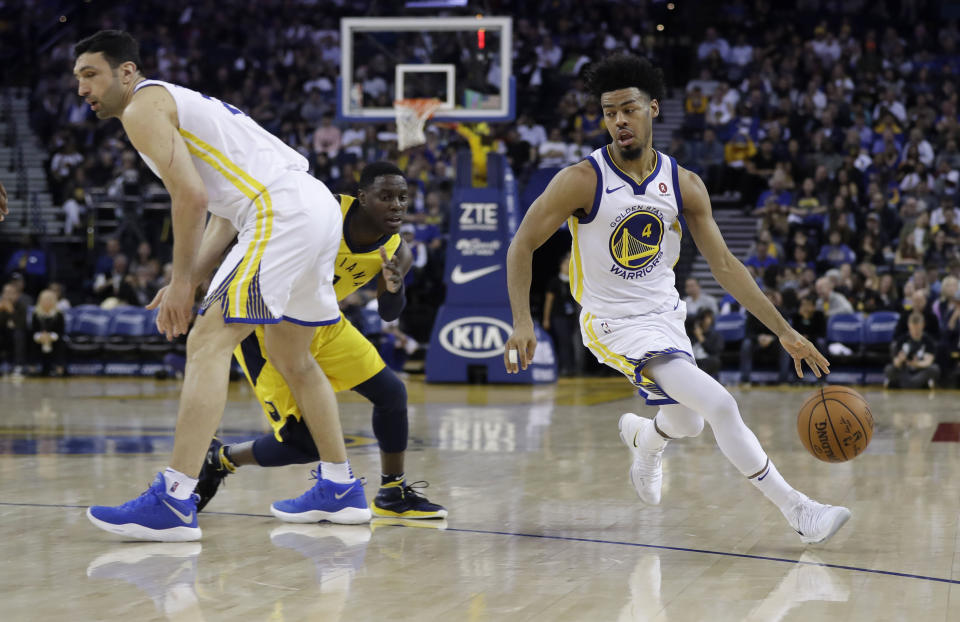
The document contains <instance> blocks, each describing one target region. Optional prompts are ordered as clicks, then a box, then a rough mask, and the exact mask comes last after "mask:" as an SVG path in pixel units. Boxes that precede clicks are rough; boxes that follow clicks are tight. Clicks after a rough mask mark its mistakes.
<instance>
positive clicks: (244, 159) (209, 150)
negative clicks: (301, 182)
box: [135, 80, 308, 231]
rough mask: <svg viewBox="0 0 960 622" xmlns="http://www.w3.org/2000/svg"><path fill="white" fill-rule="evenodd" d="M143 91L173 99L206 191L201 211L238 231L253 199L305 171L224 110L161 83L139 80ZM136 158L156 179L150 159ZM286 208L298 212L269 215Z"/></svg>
mask: <svg viewBox="0 0 960 622" xmlns="http://www.w3.org/2000/svg"><path fill="white" fill-rule="evenodd" d="M148 86H162V87H163V88H165V89H167V91H168V92H169V93H170V95H171V96H172V97H173V101H174V102H176V104H177V117H178V120H179V122H180V135H181V136H182V137H183V140H184V141H185V142H186V143H187V148H188V149H189V150H190V155H191V156H192V157H193V163H194V165H195V166H196V168H197V171H198V172H199V173H200V178H201V179H202V180H203V184H204V186H206V189H207V198H208V201H209V203H208V205H207V209H209V210H210V211H211V212H212V213H214V214H216V215H217V216H221V217H223V218H226V219H228V220H230V221H231V222H232V223H233V226H234V227H236V228H237V230H238V231H239V230H241V229H242V228H243V224H244V223H245V222H246V221H247V219H248V218H252V217H254V216H255V212H256V209H257V208H256V207H255V205H254V204H255V199H256V198H257V197H258V196H259V195H261V194H263V193H264V191H265V190H266V188H267V187H268V186H269V185H270V184H271V183H273V182H274V181H276V180H278V179H279V178H280V177H281V176H283V175H285V174H289V173H290V172H291V171H306V170H307V168H308V166H307V160H306V158H304V157H303V156H302V155H300V154H299V153H297V152H296V151H295V150H293V149H292V148H290V147H288V146H287V145H286V144H284V143H283V141H281V140H280V139H279V138H277V137H276V136H274V135H273V134H271V133H270V132H268V131H266V130H265V129H263V128H262V127H260V125H259V124H257V122H256V121H254V120H253V119H251V118H250V117H248V116H247V115H245V114H244V113H243V112H241V111H240V110H238V109H236V108H234V107H233V106H231V105H230V104H227V103H225V102H222V101H220V100H218V99H214V98H213V97H209V96H207V95H203V94H202V93H198V92H197V91H193V90H191V89H188V88H186V87H182V86H179V85H176V84H171V83H169V82H163V81H161V80H144V81H143V82H141V83H140V84H138V85H137V86H136V89H135V90H137V91H138V90H140V89H142V88H144V87H148ZM140 156H141V157H142V158H143V160H144V161H145V162H146V163H147V166H149V167H150V169H151V170H152V171H153V172H154V173H157V167H156V165H155V164H154V163H153V162H151V161H150V158H148V157H147V156H146V155H144V154H142V153H141V154H140ZM157 175H158V176H159V173H157ZM257 203H266V201H262V202H261V201H257ZM271 203H272V202H271ZM290 207H297V208H299V206H284V205H272V204H271V205H270V209H272V210H273V211H276V210H277V209H281V210H282V209H284V208H290Z"/></svg>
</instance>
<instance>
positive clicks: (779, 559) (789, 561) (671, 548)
mask: <svg viewBox="0 0 960 622" xmlns="http://www.w3.org/2000/svg"><path fill="white" fill-rule="evenodd" d="M0 506H7V507H35V508H60V509H86V508H87V507H88V506H86V505H62V504H55V503H10V502H5V501H0ZM204 515H208V516H243V517H251V518H274V516H273V515H272V514H250V513H244V512H204ZM385 526H386V527H402V528H406V529H413V528H414V527H413V526H410V527H407V526H406V525H385ZM438 531H443V532H455V533H474V534H481V535H488V536H512V537H516V538H536V539H540V540H559V541H562V542H586V543H588V544H614V545H617V546H632V547H638V548H645V549H656V550H660V551H678V552H681V553H698V554H700V555H717V556H723V557H737V558H740V559H756V560H760V561H768V562H779V563H783V564H803V565H806V566H823V567H824V568H835V569H837V570H850V571H852V572H863V573H868V574H880V575H886V576H890V577H903V578H905V579H917V580H920V581H934V582H937V583H948V584H951V585H960V580H957V579H944V578H942V577H929V576H926V575H920V574H910V573H907V572H896V571H893V570H877V569H875V568H861V567H859V566H845V565H843V564H826V563H817V562H809V561H802V560H799V559H788V558H786V557H770V556H767V555H751V554H750V553H732V552H730V551H711V550H709V549H691V548H687V547H683V546H667V545H665V544H645V543H642V542H623V541H620V540H600V539H594V538H574V537H570V536H551V535H547V534H540V533H522V532H515V531H493V530H487V529H466V528H463V527H447V528H446V529H442V530H438Z"/></svg>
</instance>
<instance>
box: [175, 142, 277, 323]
mask: <svg viewBox="0 0 960 622" xmlns="http://www.w3.org/2000/svg"><path fill="white" fill-rule="evenodd" d="M180 135H181V136H183V138H184V141H185V142H186V144H187V149H188V150H189V151H190V153H191V154H192V155H194V156H196V157H198V158H200V159H201V160H203V161H204V162H206V163H207V164H209V165H210V166H211V167H213V169H214V170H216V171H217V172H219V173H220V174H221V175H223V176H224V178H225V179H227V181H229V182H230V183H231V184H233V185H234V187H235V188H237V190H239V191H240V192H242V193H243V194H244V196H246V197H247V198H248V199H250V200H251V201H253V203H254V205H255V206H256V208H257V224H256V231H255V233H254V237H253V240H251V241H250V244H249V245H248V246H247V251H246V252H245V253H244V256H243V261H242V262H241V263H240V266H239V267H238V269H237V275H238V276H239V277H240V278H239V279H234V280H233V281H232V282H231V283H230V286H229V289H228V291H227V301H228V305H229V306H228V315H229V316H231V317H249V316H250V315H253V316H254V317H260V316H263V317H262V318H261V319H266V318H267V317H269V316H270V313H269V309H268V308H267V306H266V304H265V303H264V301H263V300H262V299H260V297H259V295H255V298H257V300H255V301H254V306H255V307H256V309H255V310H254V312H253V313H252V314H250V313H248V312H247V307H248V305H249V303H250V294H251V292H250V289H251V287H250V285H251V283H252V282H253V281H254V280H255V279H257V278H258V275H259V269H260V261H261V259H263V253H264V251H265V250H266V248H267V242H269V240H270V235H271V234H272V233H273V201H272V199H271V197H270V193H269V192H268V191H267V187H266V186H264V185H263V184H262V183H260V182H259V181H257V180H256V179H254V178H253V177H251V176H250V175H249V174H248V173H247V172H246V171H244V170H243V169H241V168H240V167H239V166H237V165H236V164H235V163H233V162H232V161H231V160H230V159H229V158H228V157H227V156H226V155H224V154H223V153H221V152H220V151H219V150H218V149H217V148H216V147H213V146H212V145H210V144H209V143H206V142H204V141H203V140H201V139H200V138H199V137H197V136H196V135H194V134H192V133H191V132H189V131H187V130H185V129H182V128H181V129H180ZM253 289H255V290H256V291H255V292H253V293H254V294H258V293H259V286H258V285H256V286H255V287H254V288H253Z"/></svg>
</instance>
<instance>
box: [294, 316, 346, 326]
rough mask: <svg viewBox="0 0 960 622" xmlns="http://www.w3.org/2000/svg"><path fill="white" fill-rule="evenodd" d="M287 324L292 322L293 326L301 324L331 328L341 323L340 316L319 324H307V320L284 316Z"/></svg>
mask: <svg viewBox="0 0 960 622" xmlns="http://www.w3.org/2000/svg"><path fill="white" fill-rule="evenodd" d="M283 320H284V321H285V322H290V323H292V324H299V325H300V326H329V325H331V324H336V323H337V322H339V321H340V316H339V315H338V316H337V317H335V318H333V319H332V320H321V321H319V322H307V321H305V320H298V319H296V318H293V317H290V316H289V315H285V316H283Z"/></svg>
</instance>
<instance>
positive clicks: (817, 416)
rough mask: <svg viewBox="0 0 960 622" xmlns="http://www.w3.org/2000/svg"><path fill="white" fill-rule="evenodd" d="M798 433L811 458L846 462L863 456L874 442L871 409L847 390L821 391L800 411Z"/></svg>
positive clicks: (864, 401)
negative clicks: (872, 441)
mask: <svg viewBox="0 0 960 622" xmlns="http://www.w3.org/2000/svg"><path fill="white" fill-rule="evenodd" d="M797 433H798V434H799V435H800V442H802V443H803V446H804V447H806V448H807V451H809V452H810V453H811V454H813V457H814V458H816V459H818V460H823V461H824V462H846V461H847V460H850V459H852V458H856V457H857V456H859V455H860V454H861V453H863V451H864V450H865V449H866V448H867V445H869V444H870V439H871V438H873V415H872V414H871V413H870V405H869V404H867V400H865V399H863V396H862V395H860V394H859V393H857V392H856V391H854V390H853V389H851V388H849V387H839V386H826V387H820V388H819V389H817V392H816V393H814V394H813V395H811V396H810V397H808V398H807V401H805V402H804V403H803V406H801V407H800V413H799V414H798V415H797Z"/></svg>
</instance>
